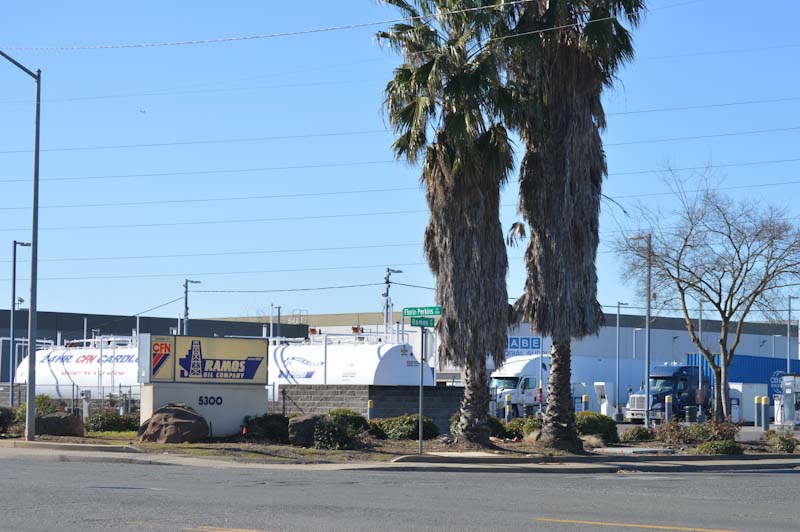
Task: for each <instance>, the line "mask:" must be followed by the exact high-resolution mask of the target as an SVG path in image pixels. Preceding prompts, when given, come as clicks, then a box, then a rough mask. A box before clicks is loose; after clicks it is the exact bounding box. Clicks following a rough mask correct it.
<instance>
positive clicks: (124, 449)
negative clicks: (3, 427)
mask: <svg viewBox="0 0 800 532" xmlns="http://www.w3.org/2000/svg"><path fill="white" fill-rule="evenodd" d="M0 447H11V448H13V449H52V450H57V451H86V452H101V453H136V454H141V453H142V452H143V451H141V450H140V449H138V448H136V447H131V446H129V445H96V444H91V443H56V442H38V441H8V442H0Z"/></svg>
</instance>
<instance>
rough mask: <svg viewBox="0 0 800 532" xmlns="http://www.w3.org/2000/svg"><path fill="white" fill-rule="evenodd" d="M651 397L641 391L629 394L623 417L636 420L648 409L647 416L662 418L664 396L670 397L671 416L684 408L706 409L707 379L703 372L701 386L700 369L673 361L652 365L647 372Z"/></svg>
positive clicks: (679, 413) (708, 396)
mask: <svg viewBox="0 0 800 532" xmlns="http://www.w3.org/2000/svg"><path fill="white" fill-rule="evenodd" d="M649 379H650V400H649V401H647V399H646V397H645V392H644V390H639V391H638V392H636V393H634V394H632V395H631V396H630V398H629V399H628V405H627V412H626V416H625V417H626V419H628V420H629V421H638V420H642V421H643V420H644V419H645V409H646V408H647V407H648V406H647V405H648V403H649V408H650V419H656V420H663V419H664V418H665V405H666V402H667V399H666V398H667V397H668V396H669V397H672V412H673V415H674V416H682V415H683V412H684V410H685V408H686V407H693V408H694V407H697V406H703V407H704V408H708V406H710V405H709V398H710V394H709V391H710V388H709V387H710V382H709V379H708V377H707V376H706V375H703V377H702V379H703V381H702V389H701V387H700V382H699V368H698V367H697V366H685V365H678V364H675V363H672V364H664V365H661V366H653V367H652V368H651V369H650V372H649Z"/></svg>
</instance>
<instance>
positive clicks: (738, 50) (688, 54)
mask: <svg viewBox="0 0 800 532" xmlns="http://www.w3.org/2000/svg"><path fill="white" fill-rule="evenodd" d="M787 48H800V44H776V45H772V46H756V47H752V48H730V49H727V50H711V51H702V52H686V53H682V54H669V55H654V56H650V57H647V56H645V57H637V58H636V60H637V61H660V60H662V59H679V58H683V57H700V56H708V55H728V54H741V53H748V52H764V51H770V50H782V49H787Z"/></svg>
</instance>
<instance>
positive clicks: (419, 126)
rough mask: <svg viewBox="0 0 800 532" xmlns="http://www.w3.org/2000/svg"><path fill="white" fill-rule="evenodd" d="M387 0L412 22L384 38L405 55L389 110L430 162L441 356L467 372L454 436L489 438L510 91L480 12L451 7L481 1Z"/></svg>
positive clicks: (431, 252)
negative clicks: (501, 117) (504, 94)
mask: <svg viewBox="0 0 800 532" xmlns="http://www.w3.org/2000/svg"><path fill="white" fill-rule="evenodd" d="M386 3H387V4H391V5H393V6H395V7H397V8H398V9H399V10H400V11H401V12H402V13H403V16H404V17H407V18H408V21H407V22H404V23H400V24H395V25H393V26H392V27H391V28H390V29H389V30H388V31H384V32H380V33H379V34H378V38H379V40H380V41H381V42H383V43H387V44H388V45H389V46H391V47H392V48H393V49H395V50H397V51H399V52H400V53H402V55H403V60H404V61H403V64H401V65H400V66H398V67H397V68H396V69H395V71H394V76H393V79H392V80H391V81H390V82H389V84H388V85H387V87H386V107H387V109H388V116H389V121H390V123H391V125H392V128H393V129H394V132H395V134H396V136H397V138H396V140H395V142H394V145H393V148H394V152H395V155H396V156H397V157H398V158H404V159H406V160H407V161H408V162H409V163H411V164H415V163H417V162H418V161H420V160H421V162H422V176H421V181H422V183H423V185H424V186H425V196H426V200H427V203H428V207H429V209H430V220H429V222H428V226H427V228H426V230H425V237H424V249H425V255H426V257H427V260H428V264H429V266H430V268H431V271H432V272H433V273H434V275H435V276H436V302H437V304H439V305H441V306H442V317H441V319H440V320H439V322H438V323H437V326H436V328H437V332H438V333H439V336H440V340H441V343H440V347H439V359H440V360H441V361H442V362H445V363H453V364H455V365H457V366H459V367H461V368H463V369H462V380H463V382H464V386H465V388H464V397H463V399H462V402H461V414H460V419H459V421H458V424H457V428H456V438H457V439H459V440H461V441H467V442H472V443H479V444H484V443H487V442H488V436H489V434H488V428H487V425H486V416H487V414H488V407H489V388H488V379H487V373H486V358H487V355H488V356H491V357H492V358H493V359H494V361H495V363H496V364H500V363H501V362H502V360H503V357H504V350H505V347H506V341H507V327H508V323H509V317H510V307H509V304H508V294H507V292H506V279H505V278H506V271H507V269H508V258H507V256H506V248H505V243H504V239H503V230H502V227H501V225H500V220H499V208H500V189H501V187H502V186H503V184H504V183H505V181H506V179H507V177H508V174H509V172H510V171H511V169H512V168H513V154H512V150H511V145H510V142H509V139H508V136H507V134H506V130H505V128H504V127H503V126H502V125H501V124H500V123H498V121H497V118H498V111H497V108H496V105H494V102H496V101H497V99H498V91H501V90H502V86H501V84H500V79H499V70H498V65H497V63H496V60H495V58H494V56H493V55H492V54H487V53H484V52H483V51H482V47H481V42H482V40H483V39H484V38H485V34H484V32H483V30H482V29H481V28H482V27H484V26H482V25H481V24H478V23H477V22H476V21H479V20H480V16H476V14H475V13H469V12H460V13H451V12H452V11H456V10H459V9H462V8H464V7H469V6H471V5H474V4H475V2H466V1H454V0H450V1H448V0H409V1H405V0H386ZM429 136H432V137H433V142H429V140H428V139H429Z"/></svg>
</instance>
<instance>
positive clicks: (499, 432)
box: [450, 412, 508, 438]
mask: <svg viewBox="0 0 800 532" xmlns="http://www.w3.org/2000/svg"><path fill="white" fill-rule="evenodd" d="M460 417H461V412H456V413H455V414H453V415H452V416H450V434H455V433H456V425H458V420H459V418H460ZM486 425H487V426H488V427H489V436H492V437H494V438H508V431H506V426H505V424H504V423H503V422H502V421H500V419H498V418H496V417H494V416H491V415H490V416H487V417H486Z"/></svg>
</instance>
